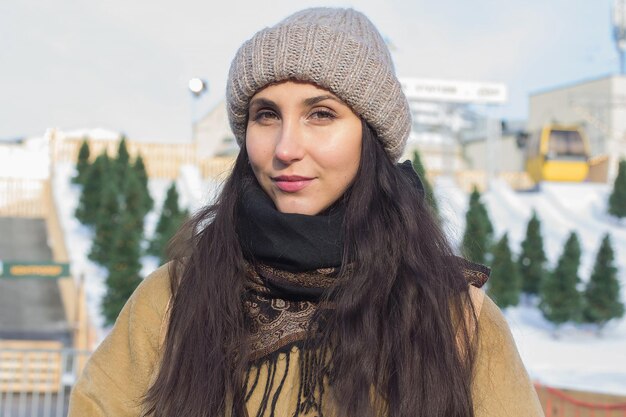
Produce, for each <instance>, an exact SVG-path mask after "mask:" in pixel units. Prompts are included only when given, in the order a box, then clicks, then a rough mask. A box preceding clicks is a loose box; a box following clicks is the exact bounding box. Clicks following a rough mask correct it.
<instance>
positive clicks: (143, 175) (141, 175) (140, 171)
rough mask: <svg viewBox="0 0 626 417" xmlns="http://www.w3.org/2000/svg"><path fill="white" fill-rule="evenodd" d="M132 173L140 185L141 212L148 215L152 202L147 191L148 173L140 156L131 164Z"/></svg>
mask: <svg viewBox="0 0 626 417" xmlns="http://www.w3.org/2000/svg"><path fill="white" fill-rule="evenodd" d="M133 171H134V172H135V174H136V176H137V178H138V179H139V183H140V184H141V192H142V194H143V197H142V200H143V203H142V211H143V214H144V215H145V214H148V212H149V211H150V210H152V207H153V206H154V201H153V200H152V197H151V196H150V190H149V189H148V173H147V172H146V166H145V165H144V162H143V158H142V157H141V155H137V158H136V159H135V163H134V164H133Z"/></svg>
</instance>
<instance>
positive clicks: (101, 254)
mask: <svg viewBox="0 0 626 417" xmlns="http://www.w3.org/2000/svg"><path fill="white" fill-rule="evenodd" d="M120 197H121V196H120V192H119V189H118V188H117V184H116V183H115V181H105V182H104V184H103V186H102V192H101V195H100V205H99V207H98V215H97V217H96V221H95V237H94V239H93V242H92V244H91V251H90V252H89V259H91V260H92V261H94V262H97V263H99V264H100V265H102V266H104V267H108V265H109V263H110V261H111V255H112V253H113V251H112V248H113V238H114V235H115V232H116V231H117V229H118V228H119V214H120V210H121V207H120Z"/></svg>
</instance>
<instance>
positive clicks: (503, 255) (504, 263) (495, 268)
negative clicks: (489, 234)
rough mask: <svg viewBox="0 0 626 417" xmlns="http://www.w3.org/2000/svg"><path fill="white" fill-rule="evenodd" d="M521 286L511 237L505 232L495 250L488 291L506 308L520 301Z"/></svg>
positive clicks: (499, 304)
mask: <svg viewBox="0 0 626 417" xmlns="http://www.w3.org/2000/svg"><path fill="white" fill-rule="evenodd" d="M521 287H522V282H521V278H520V275H519V271H518V269H517V265H516V264H515V262H513V259H512V255H511V250H510V248H509V238H508V235H507V234H506V233H505V234H504V235H503V236H502V238H501V239H500V241H499V242H498V243H497V244H496V246H495V248H494V251H493V263H492V266H491V274H490V276H489V290H488V293H489V296H490V297H492V298H493V300H494V301H495V302H496V304H498V306H499V307H500V308H505V307H508V306H515V305H517V304H518V303H519V296H520V292H521Z"/></svg>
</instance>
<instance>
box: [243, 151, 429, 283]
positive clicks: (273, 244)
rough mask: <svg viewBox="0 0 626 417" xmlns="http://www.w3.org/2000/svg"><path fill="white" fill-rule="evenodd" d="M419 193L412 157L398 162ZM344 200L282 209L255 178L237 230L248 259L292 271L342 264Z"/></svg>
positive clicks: (399, 167) (244, 198)
mask: <svg viewBox="0 0 626 417" xmlns="http://www.w3.org/2000/svg"><path fill="white" fill-rule="evenodd" d="M397 167H398V169H400V171H401V172H402V173H404V174H405V175H406V176H407V177H408V178H409V180H410V181H411V183H412V184H414V185H415V187H416V188H417V189H418V191H419V193H420V195H422V196H423V194H424V186H423V185H422V182H421V181H420V178H419V177H418V175H417V173H416V172H415V171H414V170H413V167H412V165H411V162H410V161H408V160H407V161H405V162H403V163H402V164H398V165H397ZM345 210H346V209H345V204H344V202H343V199H339V201H337V202H336V203H335V204H334V205H332V206H331V207H330V208H329V209H327V210H325V211H324V212H323V213H321V214H319V215H316V216H309V215H304V214H291V213H281V212H279V211H278V210H276V207H275V206H274V203H273V202H272V200H271V199H270V197H269V196H268V195H267V194H266V193H265V192H264V191H263V190H262V189H261V187H260V186H259V185H258V183H257V182H256V181H254V182H253V183H252V184H250V185H249V186H248V187H247V189H246V191H245V192H244V195H243V198H242V199H241V201H240V202H239V212H238V216H239V220H238V223H237V233H238V234H239V241H240V242H241V247H242V249H243V251H244V254H245V256H246V258H247V259H249V260H254V261H255V262H259V263H263V264H266V265H269V266H272V267H274V268H277V269H280V270H284V271H289V272H304V271H311V270H315V269H319V268H329V267H330V268H333V267H338V266H340V265H341V258H342V252H343V235H342V228H343V227H342V226H343V218H344V215H345Z"/></svg>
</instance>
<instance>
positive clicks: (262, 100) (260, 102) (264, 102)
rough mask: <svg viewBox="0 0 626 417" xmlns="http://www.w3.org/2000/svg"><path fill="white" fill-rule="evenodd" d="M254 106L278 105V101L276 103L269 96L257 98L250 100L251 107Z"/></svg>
mask: <svg viewBox="0 0 626 417" xmlns="http://www.w3.org/2000/svg"><path fill="white" fill-rule="evenodd" d="M252 106H258V107H265V106H267V107H276V103H274V102H273V101H272V100H269V99H267V98H255V99H253V100H252V101H251V102H250V108H252Z"/></svg>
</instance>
